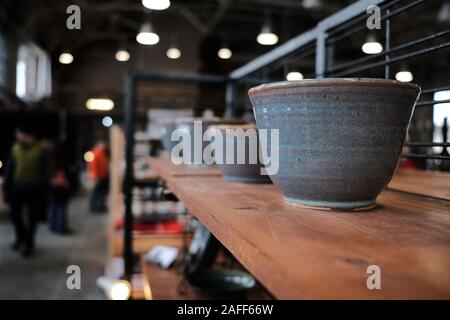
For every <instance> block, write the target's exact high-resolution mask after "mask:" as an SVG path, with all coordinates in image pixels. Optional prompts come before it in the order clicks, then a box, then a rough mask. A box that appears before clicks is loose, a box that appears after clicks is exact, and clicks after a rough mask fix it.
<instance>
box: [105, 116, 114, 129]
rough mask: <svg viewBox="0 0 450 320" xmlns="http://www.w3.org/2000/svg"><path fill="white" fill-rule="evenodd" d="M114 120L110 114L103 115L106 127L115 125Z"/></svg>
mask: <svg viewBox="0 0 450 320" xmlns="http://www.w3.org/2000/svg"><path fill="white" fill-rule="evenodd" d="M113 123H114V121H113V119H112V118H111V117H110V116H106V117H103V119H102V125H103V126H104V127H106V128H109V127H111V126H112V125H113Z"/></svg>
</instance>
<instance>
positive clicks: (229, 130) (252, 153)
mask: <svg viewBox="0 0 450 320" xmlns="http://www.w3.org/2000/svg"><path fill="white" fill-rule="evenodd" d="M209 130H213V132H214V131H216V130H217V131H218V132H220V134H221V136H222V137H223V142H224V143H223V148H222V154H221V155H220V157H219V154H218V153H216V154H215V160H216V165H217V167H218V168H219V169H220V171H221V172H222V173H223V176H224V178H225V180H228V181H232V182H242V183H270V182H271V180H270V178H269V176H267V175H265V174H261V169H263V168H264V165H263V164H262V163H261V162H260V161H259V143H258V132H257V129H256V125H255V124H244V125H232V124H231V125H214V126H210V127H209ZM226 141H229V142H228V143H231V142H233V144H232V145H231V144H230V146H232V149H229V148H228V150H229V151H231V150H232V152H233V154H232V155H228V154H227V146H226V145H227V144H226ZM227 157H228V158H230V159H231V160H232V163H229V162H228V161H227Z"/></svg>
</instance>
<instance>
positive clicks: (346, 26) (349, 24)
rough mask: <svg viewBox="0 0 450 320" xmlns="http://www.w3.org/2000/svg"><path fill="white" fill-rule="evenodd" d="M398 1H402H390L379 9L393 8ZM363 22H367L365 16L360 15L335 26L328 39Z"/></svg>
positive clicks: (329, 32)
mask: <svg viewBox="0 0 450 320" xmlns="http://www.w3.org/2000/svg"><path fill="white" fill-rule="evenodd" d="M400 1H403V0H394V1H391V2H389V3H388V4H387V5H385V6H380V9H381V10H384V9H389V8H391V7H393V6H394V5H396V4H397V3H399V2H400ZM364 20H367V14H362V15H360V16H358V17H356V18H353V19H351V20H350V21H348V22H347V23H343V24H342V25H340V26H337V27H335V28H334V29H332V30H329V31H328V35H329V36H330V37H332V36H333V35H335V34H337V33H339V32H342V30H346V29H350V28H351V27H353V26H355V25H356V24H358V23H360V22H362V21H364Z"/></svg>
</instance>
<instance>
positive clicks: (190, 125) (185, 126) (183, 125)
mask: <svg viewBox="0 0 450 320" xmlns="http://www.w3.org/2000/svg"><path fill="white" fill-rule="evenodd" d="M197 121H201V131H202V133H203V134H204V133H205V132H206V131H207V130H208V127H209V126H212V125H221V124H243V123H244V122H243V121H242V120H239V119H222V118H218V117H214V118H210V119H209V118H208V119H202V118H191V119H186V120H183V121H180V122H179V123H178V125H177V127H176V129H181V130H184V131H186V132H188V133H189V134H190V136H191V137H192V139H191V144H190V148H191V160H190V162H191V163H190V164H189V166H190V167H192V168H204V167H207V166H208V165H207V164H206V163H205V162H204V159H201V162H200V163H197V162H196V161H195V160H196V157H195V155H194V153H195V142H194V141H195V138H194V135H195V130H194V126H195V122H197ZM177 143H178V142H175V144H174V145H173V146H172V148H173V147H174V146H175V145H176V144H177ZM209 144H210V142H209V141H205V140H203V141H202V142H201V150H200V151H201V153H202V154H203V152H204V151H205V148H206V147H207V146H208V145H209ZM198 158H202V155H198Z"/></svg>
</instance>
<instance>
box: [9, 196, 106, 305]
mask: <svg viewBox="0 0 450 320" xmlns="http://www.w3.org/2000/svg"><path fill="white" fill-rule="evenodd" d="M69 216H70V219H71V220H70V225H71V228H72V229H73V230H74V231H75V233H74V234H73V235H70V236H58V235H55V234H52V233H50V232H49V231H48V228H47V225H46V224H41V225H40V226H39V230H38V236H37V248H36V253H35V255H34V256H33V257H32V258H30V259H27V260H25V259H23V258H22V257H21V256H20V255H19V254H17V253H15V252H12V251H11V250H10V248H9V246H10V244H11V242H12V240H13V238H14V237H13V230H12V227H11V225H10V224H9V221H8V220H7V219H6V217H5V215H4V214H3V213H2V214H1V219H0V299H104V295H103V293H102V292H101V291H100V290H99V289H98V288H97V286H96V280H97V277H98V276H100V275H101V274H102V273H103V269H104V265H105V264H104V263H105V256H106V225H107V215H98V214H97V215H96V214H91V213H89V211H88V205H87V197H81V196H80V197H77V198H74V199H72V201H71V204H70V208H69ZM70 265H77V266H79V267H80V269H81V289H80V290H69V289H68V288H67V284H66V282H67V278H68V277H69V275H68V274H67V273H66V270H67V267H68V266H70Z"/></svg>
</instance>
